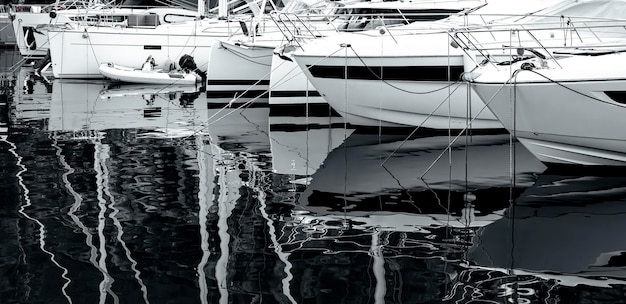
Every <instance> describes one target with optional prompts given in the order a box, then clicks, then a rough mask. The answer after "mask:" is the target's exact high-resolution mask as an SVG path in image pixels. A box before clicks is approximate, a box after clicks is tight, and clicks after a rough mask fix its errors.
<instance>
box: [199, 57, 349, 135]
mask: <svg viewBox="0 0 626 304" xmlns="http://www.w3.org/2000/svg"><path fill="white" fill-rule="evenodd" d="M343 48H344V47H340V48H339V49H337V50H336V51H334V52H332V53H331V54H329V55H327V56H325V57H323V58H321V59H320V60H318V61H317V62H316V63H319V62H321V61H323V60H325V59H327V58H328V57H330V56H332V55H334V54H336V53H338V52H339V51H341V49H343ZM314 65H315V64H314ZM314 65H311V66H314ZM311 66H309V67H307V69H310V67H311ZM269 73H271V71H270V72H269ZM269 73H268V74H269ZM266 75H267V74H266ZM260 81H261V79H259V80H258V81H257V82H256V83H254V84H253V85H252V86H250V87H249V89H250V88H252V87H253V86H255V85H257V84H258V83H259V82H260ZM249 89H248V90H249ZM248 90H246V91H244V92H242V93H241V94H240V95H239V97H235V98H233V99H231V100H230V101H229V102H228V104H227V105H225V106H224V107H222V108H221V109H220V110H219V111H217V112H216V113H215V114H213V115H211V117H209V118H208V119H207V121H209V120H211V119H213V118H214V117H215V116H216V115H218V114H219V113H221V112H222V111H224V110H225V109H227V108H229V107H230V106H231V105H232V104H233V102H235V101H237V100H238V99H239V98H240V97H241V96H243V95H244V94H245V93H246V92H248ZM268 91H269V90H268ZM261 95H263V94H261ZM260 98H261V96H257V97H254V98H252V99H251V100H249V101H247V102H245V103H243V104H242V105H241V106H239V107H237V108H235V109H233V110H232V111H230V112H228V113H227V114H226V115H223V116H221V117H220V118H218V119H217V120H215V121H213V122H211V123H208V125H207V126H205V127H204V128H201V129H200V130H198V131H202V130H205V129H206V128H208V127H209V126H210V125H212V124H214V123H216V122H218V121H220V120H221V119H223V118H224V117H226V116H228V115H230V114H231V113H233V112H235V111H237V110H239V109H241V108H243V107H246V106H248V105H250V104H252V103H253V102H254V101H256V100H257V99H260Z"/></svg>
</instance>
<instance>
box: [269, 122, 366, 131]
mask: <svg viewBox="0 0 626 304" xmlns="http://www.w3.org/2000/svg"><path fill="white" fill-rule="evenodd" d="M339 128H346V129H354V127H352V126H350V125H349V124H344V123H332V124H270V132H272V131H273V132H302V131H308V130H323V129H339Z"/></svg>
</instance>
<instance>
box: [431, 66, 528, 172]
mask: <svg viewBox="0 0 626 304" xmlns="http://www.w3.org/2000/svg"><path fill="white" fill-rule="evenodd" d="M518 71H519V70H517V71H515V72H514V74H513V76H511V78H509V79H508V80H507V81H505V82H504V83H503V84H502V86H500V88H498V90H497V91H496V92H495V93H494V94H493V95H492V96H491V98H489V100H488V101H487V102H485V105H484V106H483V107H482V108H481V109H480V111H478V113H476V116H475V117H474V118H472V119H471V120H470V122H469V123H468V124H467V125H466V126H465V127H464V128H463V129H461V130H460V132H459V134H457V136H456V137H455V138H454V139H453V140H452V142H450V144H449V145H448V146H447V147H446V148H445V149H444V151H442V152H441V153H440V154H439V156H438V157H437V158H436V159H435V160H434V161H433V162H432V163H431V164H430V166H429V167H428V169H426V171H424V173H423V174H422V176H420V179H422V180H423V179H424V175H426V174H427V173H428V172H429V171H430V170H431V169H432V168H433V166H434V165H435V163H437V161H439V159H440V158H441V157H442V156H443V153H445V152H446V151H447V150H448V149H451V147H452V144H454V143H455V142H456V140H457V139H458V138H459V137H460V136H461V135H462V134H463V133H465V131H467V130H468V128H469V126H470V125H471V123H473V122H474V120H476V118H478V116H479V115H480V114H481V113H482V112H483V111H484V110H485V109H486V108H487V106H488V105H489V104H490V103H491V101H493V99H494V98H495V97H496V96H497V95H498V93H500V91H501V90H502V89H504V88H505V87H506V85H507V84H508V83H509V82H510V81H511V80H512V79H513V78H514V77H515V74H517V72H518Z"/></svg>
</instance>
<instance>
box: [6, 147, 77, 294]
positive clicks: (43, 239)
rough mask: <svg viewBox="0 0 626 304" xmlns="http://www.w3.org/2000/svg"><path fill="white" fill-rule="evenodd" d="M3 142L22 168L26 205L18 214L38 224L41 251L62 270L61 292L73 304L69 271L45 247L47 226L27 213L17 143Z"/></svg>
mask: <svg viewBox="0 0 626 304" xmlns="http://www.w3.org/2000/svg"><path fill="white" fill-rule="evenodd" d="M2 141H4V142H6V143H7V144H9V146H10V147H11V148H10V149H9V152H11V154H13V156H15V158H16V160H17V162H16V165H17V166H18V167H19V168H20V171H18V172H17V173H16V174H15V176H16V177H17V182H18V184H19V185H20V187H21V188H22V190H23V192H22V193H23V198H24V202H25V204H22V205H21V206H20V208H19V210H18V212H19V213H20V214H22V215H23V216H24V217H25V218H27V219H29V220H30V221H32V222H34V223H36V224H37V225H38V226H39V248H40V249H41V251H43V252H44V253H46V254H47V255H48V256H50V261H51V262H52V263H53V264H54V265H56V266H57V267H58V268H59V269H60V270H61V272H62V273H61V277H62V278H63V279H64V280H65V284H63V288H62V289H61V292H62V293H63V296H65V298H66V299H67V301H68V302H69V303H72V298H71V297H70V296H69V295H68V294H67V292H66V290H65V288H66V287H67V286H68V285H69V284H70V283H71V280H70V279H69V278H68V277H67V274H68V273H69V271H68V270H67V269H66V268H65V267H63V266H61V264H59V262H57V261H56V256H55V255H54V253H52V252H51V251H48V250H47V249H46V248H45V247H46V230H45V226H44V224H43V223H42V222H41V221H39V220H38V219H36V218H33V217H31V216H30V215H28V214H27V213H26V211H25V210H26V208H28V207H30V206H32V203H31V200H30V190H28V188H27V187H26V184H25V183H24V177H23V176H22V174H23V173H24V172H26V171H27V169H26V165H24V164H22V160H23V158H22V156H20V155H19V154H18V153H17V146H16V145H15V143H13V142H11V141H8V140H6V139H2Z"/></svg>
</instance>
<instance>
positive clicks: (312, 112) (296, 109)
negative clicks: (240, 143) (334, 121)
mask: <svg viewBox="0 0 626 304" xmlns="http://www.w3.org/2000/svg"><path fill="white" fill-rule="evenodd" d="M270 116H272V117H279V116H281V117H341V115H339V113H337V111H335V109H333V108H332V107H331V106H330V105H329V104H327V103H315V104H308V109H307V105H306V104H291V105H276V104H271V105H270Z"/></svg>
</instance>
